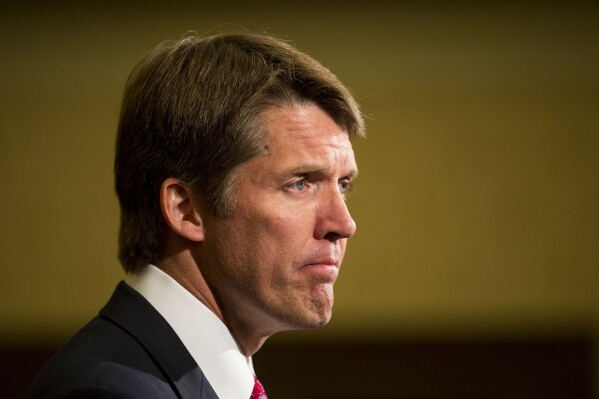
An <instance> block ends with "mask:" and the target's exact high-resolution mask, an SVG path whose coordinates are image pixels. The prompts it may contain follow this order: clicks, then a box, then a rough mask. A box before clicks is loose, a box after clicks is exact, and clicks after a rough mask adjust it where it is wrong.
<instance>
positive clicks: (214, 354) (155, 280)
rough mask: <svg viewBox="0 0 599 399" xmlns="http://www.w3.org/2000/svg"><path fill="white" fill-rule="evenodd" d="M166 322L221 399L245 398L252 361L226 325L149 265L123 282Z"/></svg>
mask: <svg viewBox="0 0 599 399" xmlns="http://www.w3.org/2000/svg"><path fill="white" fill-rule="evenodd" d="M126 282H127V284H129V285H130V286H131V287H132V288H133V289H135V290H136V291H137V292H139V293H140V294H141V295H142V296H143V297H144V298H145V299H146V300H147V301H148V302H150V304H151V305H152V306H153V307H154V308H155V309H156V310H157V311H158V313H160V314H161V315H162V317H164V318H165V319H166V321H167V322H168V323H169V324H170V326H171V327H172V328H173V330H175V333H177V335H178V336H179V338H180V339H181V341H183V344H184V345H185V347H186V348H187V350H188V351H189V353H190V354H191V356H192V357H193V358H194V359H195V361H196V362H197V364H198V366H200V369H202V372H203V373H204V375H205V376H206V378H207V379H208V381H209V382H210V385H211V386H212V388H214V391H215V392H216V394H217V395H218V397H219V398H220V399H248V398H249V397H250V395H251V393H252V389H253V387H254V368H253V365H252V358H251V357H250V358H246V357H245V355H244V354H243V353H241V351H240V349H239V346H238V345H237V342H236V341H235V339H234V338H233V336H232V335H231V333H230V332H229V330H228V328H227V326H225V324H224V323H223V322H222V321H221V320H220V319H219V318H218V317H217V316H216V315H215V314H214V313H212V311H211V310H210V309H208V308H207V307H206V306H205V305H204V304H203V303H202V302H200V301H199V300H198V299H197V298H196V297H194V296H193V295H192V294H191V293H190V292H189V291H187V290H186V289H185V288H183V287H182V286H181V285H180V284H179V283H177V282H176V281H175V280H174V279H173V278H172V277H170V276H169V275H168V274H166V273H164V272H163V271H162V270H160V269H159V268H157V267H155V266H153V265H148V266H146V267H145V268H143V269H142V270H141V271H140V272H138V273H135V274H130V275H129V276H128V277H127V279H126Z"/></svg>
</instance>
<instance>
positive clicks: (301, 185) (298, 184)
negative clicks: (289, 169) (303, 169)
mask: <svg viewBox="0 0 599 399" xmlns="http://www.w3.org/2000/svg"><path fill="white" fill-rule="evenodd" d="M290 188H292V189H293V190H297V191H302V190H303V189H304V188H306V181H305V180H303V179H302V180H298V181H296V182H295V183H293V184H292V185H291V186H290Z"/></svg>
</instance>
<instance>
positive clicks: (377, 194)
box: [0, 1, 599, 399]
mask: <svg viewBox="0 0 599 399" xmlns="http://www.w3.org/2000/svg"><path fill="white" fill-rule="evenodd" d="M598 21H599V7H597V6H592V5H589V4H587V3H571V2H549V3H547V2H524V3H521V2H486V3H485V2H483V3H479V2H457V3H456V2H405V3H403V2H402V3H397V4H396V3H393V2H382V3H378V2H368V3H367V2H363V3H360V2H349V3H345V2H311V1H301V2H300V1H297V2H294V1H291V2H274V1H272V2H268V1H265V2H239V1H238V2H227V1H223V2H218V3H216V4H207V3H205V2H201V1H195V2H191V1H189V2H179V3H173V4H168V3H166V2H165V3H158V2H156V3H154V2H128V3H125V2H101V3H100V2H92V3H90V4H87V5H82V4H80V3H74V2H73V3H53V5H50V3H48V4H46V3H39V4H35V3H26V4H25V3H23V5H15V6H11V7H7V6H2V12H1V13H0V49H1V52H2V54H1V56H0V58H1V61H0V109H1V114H0V115H1V116H0V181H1V184H2V186H1V188H0V304H1V305H0V375H2V377H0V378H2V380H3V387H4V388H0V390H2V389H3V390H4V391H5V395H2V396H3V397H18V396H20V393H21V392H22V390H23V389H24V387H25V386H26V385H27V384H28V383H29V381H30V379H31V378H32V377H33V375H34V374H35V372H37V370H38V369H39V367H40V366H41V364H43V363H44V362H45V361H46V359H47V358H48V357H49V356H50V355H51V354H52V353H53V352H54V351H55V350H56V349H57V348H58V347H60V345H62V344H63V343H64V342H65V341H66V340H67V339H68V337H70V336H71V335H72V334H73V333H74V332H75V331H77V330H78V328H79V327H81V326H82V325H83V324H84V323H85V322H87V321H88V320H89V319H91V318H92V317H93V316H94V315H95V314H96V313H97V311H98V310H99V308H100V307H101V306H102V305H103V304H104V303H105V302H106V300H107V299H108V297H109V295H110V294H111V292H112V290H113V289H114V286H115V285H116V283H117V282H118V281H119V280H121V279H122V278H123V277H124V274H123V272H122V271H121V269H120V265H119V264H118V261H117V259H116V237H117V231H118V204H117V200H116V197H115V195H114V190H113V175H112V162H113V155H114V139H115V130H116V125H117V119H118V114H119V107H120V99H121V95H122V90H123V86H124V83H125V81H126V79H127V76H128V74H129V72H130V71H131V69H132V68H133V66H134V65H135V63H136V62H137V61H139V60H140V59H141V57H142V56H143V55H144V54H145V53H146V52H147V51H148V50H150V49H151V48H152V47H154V46H155V45H157V44H158V43H160V42H161V41H163V40H166V39H171V40H175V39H178V38H180V37H181V36H183V35H184V34H186V32H188V31H190V30H193V31H195V32H197V33H199V34H201V35H202V34H207V33H216V32H229V31H244V30H249V31H252V32H257V33H269V34H272V35H275V36H277V37H280V38H282V39H286V40H290V41H291V42H292V43H294V44H295V45H296V46H297V47H299V48H300V49H302V50H304V51H305V52H307V53H309V54H310V55H312V56H314V57H315V58H316V59H318V60H319V61H321V62H322V63H323V64H324V65H325V66H327V67H329V68H330V69H331V70H332V71H333V72H334V73H336V74H337V75H338V76H339V78H340V79H341V80H342V81H344V82H345V83H346V84H347V85H348V86H349V87H350V88H351V89H352V91H353V93H354V95H355V96H356V98H357V99H358V101H359V103H360V104H361V106H362V109H363V112H364V113H365V115H366V120H367V127H368V138H367V139H366V140H362V141H356V142H355V143H354V148H355V151H356V157H357V160H358V164H359V167H360V178H359V179H358V180H357V184H356V191H355V193H354V194H352V196H351V198H350V200H349V206H350V209H351V211H352V213H353V216H354V218H355V219H356V221H357V225H358V232H357V234H356V236H355V237H354V238H353V239H352V240H351V241H350V245H349V249H348V252H347V255H346V259H345V261H344V264H343V267H342V273H341V276H340V279H339V280H338V283H337V286H336V303H335V310H334V316H333V320H332V321H331V323H330V324H329V325H328V326H327V327H325V328H323V329H321V330H318V331H312V332H293V333H281V334H279V335H277V336H275V337H273V338H272V339H271V340H269V342H267V344H266V345H265V347H264V348H263V350H262V351H261V352H259V353H258V354H257V355H256V356H255V360H254V362H255V364H256V368H257V371H258V373H260V375H261V379H262V380H263V382H264V383H265V385H266V387H267V391H268V392H269V396H270V397H272V398H273V399H276V398H296V397H298V398H299V397H313V398H318V397H328V398H334V397H343V398H354V397H355V398H358V397H375V396H378V397H383V398H394V397H403V398H452V397H455V398H507V397H509V398H573V397H577V398H587V397H596V396H597V389H596V387H597V381H599V371H598V368H597V359H598V355H599V349H598V346H597V343H598V340H599V156H598V153H599V23H598ZM304 378H310V380H311V381H312V383H311V384H310V386H309V387H306V386H305V383H304V382H303V381H302V380H303V379H304ZM307 389H309V390H308V391H306V390H307ZM306 392H308V394H306Z"/></svg>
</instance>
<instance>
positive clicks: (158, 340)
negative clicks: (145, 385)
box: [100, 281, 218, 399]
mask: <svg viewBox="0 0 599 399" xmlns="http://www.w3.org/2000/svg"><path fill="white" fill-rule="evenodd" d="M100 315H101V316H103V317H105V318H107V319H109V320H111V321H112V322H114V323H116V324H117V325H119V326H120V327H121V328H123V329H124V330H126V331H127V332H128V333H129V334H131V335H132V336H133V337H134V338H135V339H136V340H137V341H138V342H139V343H140V344H141V345H142V346H143V347H144V348H145V349H146V351H147V352H148V353H149V354H150V356H152V358H153V359H154V360H155V362H156V363H157V364H158V365H159V367H160V368H162V370H163V371H164V373H165V374H166V375H167V376H168V378H170V380H171V382H172V384H173V386H174V387H175V389H176V390H177V391H178V392H177V394H178V395H179V396H180V397H181V398H182V399H192V398H200V397H201V398H208V399H218V397H217V396H216V393H214V390H213V389H212V387H211V386H210V383H209V382H208V380H206V377H205V376H204V374H203V373H202V372H201V370H200V368H199V367H198V365H197V364H196V362H195V360H194V359H193V358H192V357H191V355H190V354H189V352H188V351H187V349H186V348H185V346H184V345H183V342H181V340H180V339H179V337H178V336H177V334H175V332H174V331H173V329H172V328H171V326H170V325H169V324H168V323H167V322H166V320H164V318H163V317H162V316H161V315H160V313H158V311H156V309H154V307H152V305H150V303H149V302H148V301H146V300H145V298H144V297H143V296H141V295H140V294H139V293H138V292H137V291H135V290H134V289H133V288H131V287H129V286H128V285H127V284H126V283H125V282H123V281H121V282H120V283H119V285H118V286H117V288H116V290H115V291H114V293H113V294H112V297H111V298H110V300H109V301H108V303H107V304H106V306H104V308H103V309H102V310H100Z"/></svg>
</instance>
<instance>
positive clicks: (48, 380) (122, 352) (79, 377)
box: [24, 282, 218, 399]
mask: <svg viewBox="0 0 599 399" xmlns="http://www.w3.org/2000/svg"><path fill="white" fill-rule="evenodd" d="M24 397H25V398H27V399H29V398H121V399H124V398H139V399H152V398H180V399H186V398H187V399H191V398H201V399H218V398H217V396H216V394H215V393H214V390H213V389H212V387H211V386H210V384H209V383H208V380H206V377H205V376H204V374H203V373H202V371H201V370H200V368H199V367H198V365H197V364H196V362H195V361H194V360H193V358H192V357H191V355H190V354H189V352H188V351H187V349H186V348H185V346H184V345H183V343H182V342H181V340H180V339H179V337H178V336H177V335H176V334H175V332H174V331H173V329H172V328H171V327H170V326H169V324H168V323H167V322H166V320H164V318H163V317H162V316H161V315H160V314H159V313H158V312H157V311H156V309H154V308H153V307H152V305H150V304H149V303H148V302H147V301H146V300H145V299H144V298H143V297H142V296H141V295H140V294H139V293H138V292H137V291H135V290H134V289H132V288H131V287H129V286H128V285H127V284H126V283H124V282H121V283H119V285H118V286H117V288H116V290H115V291H114V293H113V295H112V297H111V298H110V300H109V301H108V303H107V304H106V306H105V307H104V308H103V309H102V310H101V311H100V314H99V316H97V317H96V318H94V319H93V320H92V321H91V322H90V323H89V324H87V325H86V326H85V327H83V329H81V330H80V331H79V332H78V333H77V334H76V335H75V336H74V337H73V338H72V339H71V340H70V341H69V342H68V343H67V344H66V345H65V346H64V347H63V348H62V349H61V350H60V351H59V352H58V353H57V354H56V355H54V357H53V358H52V359H51V360H50V361H49V362H48V364H47V365H46V366H44V368H43V369H42V370H41V371H40V373H39V374H38V376H37V377H36V378H35V380H34V381H33V384H32V385H31V386H30V388H29V390H28V391H27V392H26V393H25V396H24Z"/></svg>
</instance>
